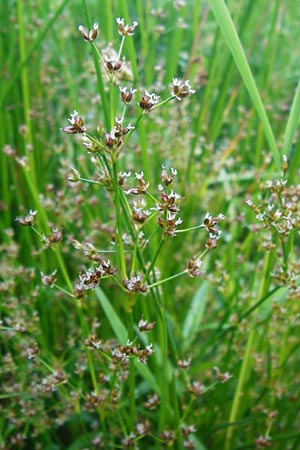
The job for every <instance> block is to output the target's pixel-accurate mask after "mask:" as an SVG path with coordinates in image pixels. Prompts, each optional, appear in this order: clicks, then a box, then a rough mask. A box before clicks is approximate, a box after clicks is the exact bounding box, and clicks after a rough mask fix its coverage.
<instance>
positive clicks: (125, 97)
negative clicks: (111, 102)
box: [119, 86, 136, 105]
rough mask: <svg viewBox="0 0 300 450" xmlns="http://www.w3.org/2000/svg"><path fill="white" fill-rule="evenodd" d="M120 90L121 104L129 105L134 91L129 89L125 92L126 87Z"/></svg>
mask: <svg viewBox="0 0 300 450" xmlns="http://www.w3.org/2000/svg"><path fill="white" fill-rule="evenodd" d="M119 89H120V92H121V94H120V97H121V100H122V102H123V103H125V105H129V103H131V100H132V97H133V94H135V93H136V89H132V88H130V89H129V91H128V90H127V87H126V86H125V87H121V86H120V87H119Z"/></svg>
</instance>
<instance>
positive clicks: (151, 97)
mask: <svg viewBox="0 0 300 450" xmlns="http://www.w3.org/2000/svg"><path fill="white" fill-rule="evenodd" d="M158 100H159V96H158V95H156V94H154V93H153V94H149V92H148V91H145V93H144V95H143V97H142V98H141V99H140V102H139V105H140V108H141V109H142V110H143V111H150V110H151V109H152V108H153V106H154V105H156V104H157V103H158Z"/></svg>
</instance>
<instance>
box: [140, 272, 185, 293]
mask: <svg viewBox="0 0 300 450" xmlns="http://www.w3.org/2000/svg"><path fill="white" fill-rule="evenodd" d="M186 273H187V269H185V270H183V271H182V272H179V273H176V274H175V275H172V276H171V277H168V278H165V279H164V280H159V281H156V283H153V284H150V285H149V286H148V288H149V289H151V288H153V287H155V286H158V285H159V284H163V283H166V282H167V281H170V280H174V278H178V277H181V275H184V274H186Z"/></svg>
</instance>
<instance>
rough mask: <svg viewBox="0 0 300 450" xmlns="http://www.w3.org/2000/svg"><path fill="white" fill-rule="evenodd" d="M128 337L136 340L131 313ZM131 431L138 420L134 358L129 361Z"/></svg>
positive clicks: (130, 314)
mask: <svg viewBox="0 0 300 450" xmlns="http://www.w3.org/2000/svg"><path fill="white" fill-rule="evenodd" d="M128 337H129V340H130V341H132V340H133V339H134V323H133V314H132V312H130V313H129V314H128ZM128 382H129V429H130V430H131V431H132V430H133V429H134V424H135V420H136V410H135V365H134V358H130V360H129V377H128Z"/></svg>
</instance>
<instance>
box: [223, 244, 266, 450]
mask: <svg viewBox="0 0 300 450" xmlns="http://www.w3.org/2000/svg"><path fill="white" fill-rule="evenodd" d="M269 263H270V253H266V255H265V260H264V266H263V270H262V277H261V282H260V288H259V292H258V298H262V297H264V295H265V293H266V287H267V283H268V280H269V268H270V267H269V266H270V264H269ZM257 313H258V309H257V310H256V314H254V316H253V319H252V328H251V331H250V332H249V334H248V339H247V344H246V349H245V353H244V357H243V362H242V366H241V369H240V373H239V377H238V383H237V387H236V391H235V394H234V399H233V403H232V407H231V411H230V416H229V425H231V424H233V423H234V422H236V420H237V416H238V412H239V408H240V403H241V400H242V398H243V389H244V386H245V383H246V381H247V377H248V373H249V371H250V369H251V365H250V362H251V361H250V360H251V358H250V355H251V353H252V348H253V346H254V340H255V335H256V330H255V326H254V324H255V320H256V316H257ZM233 430H234V427H233V426H229V427H228V429H227V433H226V440H225V447H224V450H231V449H232V436H233Z"/></svg>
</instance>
